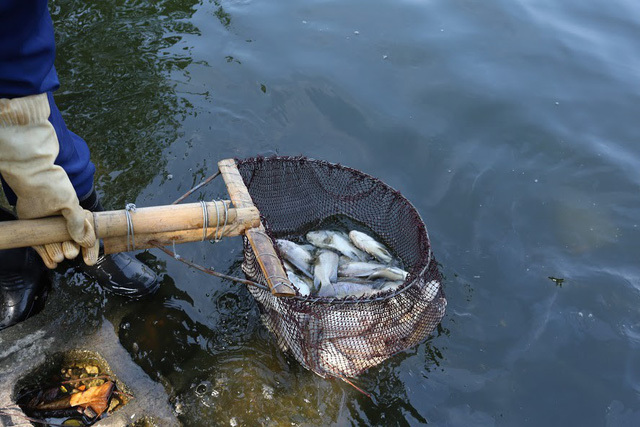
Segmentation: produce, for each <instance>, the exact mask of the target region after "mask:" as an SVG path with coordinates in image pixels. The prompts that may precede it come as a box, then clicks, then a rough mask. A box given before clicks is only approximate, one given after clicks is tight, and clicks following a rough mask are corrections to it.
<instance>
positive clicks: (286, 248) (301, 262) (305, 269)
mask: <svg viewBox="0 0 640 427" xmlns="http://www.w3.org/2000/svg"><path fill="white" fill-rule="evenodd" d="M276 245H278V249H279V250H280V253H281V254H282V256H284V257H285V258H286V259H287V260H288V261H289V262H290V263H291V264H293V265H295V266H296V268H297V269H298V270H300V271H301V272H302V273H304V274H305V275H307V276H309V277H311V278H313V275H312V274H311V262H312V261H313V256H311V254H310V253H309V252H308V251H307V250H305V249H303V248H302V247H300V245H298V244H296V243H293V242H291V241H289V240H284V239H276Z"/></svg>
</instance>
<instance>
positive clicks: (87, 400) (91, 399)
mask: <svg viewBox="0 0 640 427" xmlns="http://www.w3.org/2000/svg"><path fill="white" fill-rule="evenodd" d="M114 387H115V383H114V382H113V381H107V382H106V383H104V384H102V385H99V386H96V387H90V388H88V389H87V390H86V391H82V392H80V393H76V394H74V395H72V396H71V397H70V402H69V403H70V405H71V406H73V407H75V406H79V407H81V408H82V409H83V410H84V409H86V408H91V409H92V410H93V411H94V412H95V413H96V414H97V415H96V417H99V416H100V415H102V413H103V412H104V411H106V409H107V407H108V406H109V398H110V397H111V393H112V392H113V389H114Z"/></svg>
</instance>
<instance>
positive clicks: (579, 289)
mask: <svg viewBox="0 0 640 427" xmlns="http://www.w3.org/2000/svg"><path fill="white" fill-rule="evenodd" d="M51 6H52V14H53V17H54V21H55V26H56V31H57V39H58V59H57V63H56V64H57V68H58V71H59V74H60V78H61V81H62V88H61V89H60V91H59V92H58V93H57V100H58V103H59V105H60V107H61V110H63V114H64V116H65V117H66V119H67V121H68V125H69V127H70V128H71V129H73V130H74V131H75V132H76V133H78V134H80V135H82V136H84V137H85V138H86V139H87V141H88V142H89V144H90V146H91V149H92V154H93V159H94V162H95V163H96V166H97V169H98V175H97V179H96V185H97V188H98V189H99V191H100V192H101V194H102V195H103V198H104V200H105V204H106V205H107V206H108V207H109V208H121V207H123V206H124V204H125V203H127V202H135V203H137V204H138V205H139V206H152V205H161V204H168V203H170V202H171V201H173V200H174V199H175V198H177V197H178V196H179V195H181V194H182V193H184V192H185V191H186V190H187V189H189V188H191V187H192V186H193V185H194V184H196V183H197V182H199V181H200V180H202V179H203V178H204V177H206V176H208V175H210V174H212V173H214V172H215V171H216V170H217V166H216V163H217V161H218V160H220V159H223V158H227V157H232V156H235V157H240V158H243V157H250V156H255V155H268V154H275V153H277V154H283V155H285V154H291V155H297V154H303V155H306V156H310V157H314V158H319V159H325V160H329V161H332V162H340V163H342V164H345V165H348V166H351V167H354V168H357V169H360V170H362V171H364V172H367V173H369V174H372V175H374V176H376V177H379V178H380V179H382V180H383V181H385V182H386V183H388V184H390V185H391V186H393V187H394V188H397V189H398V190H400V191H401V192H402V193H403V194H404V195H405V196H406V197H407V198H408V199H409V200H411V201H412V202H413V203H414V205H415V206H416V208H417V209H418V211H419V212H420V214H421V215H422V217H423V219H424V220H425V222H426V224H427V227H428V229H429V233H430V237H431V240H432V245H433V249H434V251H435V254H436V256H437V257H438V260H439V261H440V262H441V264H442V271H443V273H444V274H445V276H446V280H445V283H444V287H445V289H446V292H447V297H448V301H449V305H448V311H447V315H446V316H445V318H444V320H443V322H442V326H441V328H440V330H439V331H438V333H436V334H434V336H433V337H432V338H430V339H429V340H428V341H427V342H426V343H423V344H421V345H419V346H418V347H416V348H413V349H411V350H409V351H407V352H405V353H402V354H400V355H398V356H396V357H394V358H393V359H391V360H389V361H387V362H385V363H383V364H382V365H381V366H379V367H377V368H375V369H372V370H370V371H369V372H367V373H366V374H365V375H363V376H362V377H360V378H359V379H358V380H357V384H358V385H359V386H360V387H362V388H363V389H365V390H367V391H369V392H371V393H372V399H369V398H367V397H365V396H364V395H362V394H360V393H359V392H357V391H356V390H355V389H353V388H352V387H350V386H348V385H347V384H344V383H342V382H338V381H328V380H324V379H321V378H319V377H317V376H315V375H314V374H312V373H310V372H308V371H306V370H304V369H303V368H302V367H301V366H300V365H299V364H298V363H297V362H296V361H295V360H294V359H292V358H290V357H289V356H287V355H285V354H283V353H282V352H281V351H280V350H279V349H278V347H277V344H276V342H275V339H274V338H273V337H272V336H271V335H270V334H269V333H268V331H267V330H266V329H265V328H264V326H262V324H261V323H260V320H259V317H258V310H257V307H256V304H255V302H254V301H253V300H252V299H251V297H250V295H249V293H248V292H247V290H246V289H243V288H242V287H240V286H239V285H236V284H233V283H230V282H225V281H221V280H218V279H216V278H212V277H209V276H206V275H204V274H202V273H199V272H196V271H193V270H190V269H188V268H187V267H186V266H184V265H182V264H180V263H178V262H176V261H175V260H172V259H170V258H168V257H166V256H165V255H164V254H163V253H161V252H159V251H155V250H154V251H150V252H148V253H142V254H139V255H138V256H139V257H141V258H142V259H144V260H145V261H147V262H148V263H149V264H150V265H152V266H153V267H154V269H155V270H156V271H157V272H158V273H159V274H160V275H161V276H162V278H163V285H162V288H161V290H160V292H159V294H158V295H156V296H155V297H153V298H152V299H150V300H147V301H139V302H129V301H124V300H122V299H119V298H116V297H112V296H109V295H106V294H102V292H101V291H100V289H99V288H98V287H97V286H95V285H94V284H93V283H91V282H88V281H87V280H86V279H84V278H83V277H81V276H79V275H77V274H74V273H72V272H67V273H66V274H60V275H59V279H60V281H59V282H60V283H59V285H58V290H59V292H69V293H72V294H77V295H78V296H79V297H80V298H81V297H82V296H85V297H86V298H85V299H86V301H87V302H88V303H87V304H85V305H82V304H78V307H77V309H76V310H78V311H80V314H81V315H82V317H83V318H85V319H86V318H88V319H89V321H93V322H96V323H100V322H101V321H102V320H101V319H103V318H106V319H109V320H110V321H112V322H114V324H116V325H118V326H117V327H118V332H119V337H120V340H121V343H122V345H123V346H124V347H125V348H126V349H127V350H128V351H129V353H130V354H131V356H132V357H133V358H134V360H135V361H136V362H137V363H139V364H140V366H142V367H143V368H144V369H145V371H146V372H147V373H148V374H149V375H150V376H151V377H152V378H154V379H156V380H157V381H159V382H160V383H162V384H163V385H164V386H165V388H166V389H167V391H168V392H169V393H170V395H171V396H172V402H173V404H174V406H175V408H176V411H177V412H178V413H179V414H181V415H180V417H181V420H182V421H183V422H184V423H185V424H186V425H206V424H221V425H229V424H232V425H233V424H236V425H256V424H263V425H283V424H291V423H293V424H295V425H325V424H338V425H348V424H353V425H359V424H373V425H418V424H427V423H428V424H433V425H452V426H469V425H483V426H484V425H489V426H490V425H506V426H509V425H532V426H539V425H583V426H590V425H594V426H600V425H611V426H624V425H634V424H637V423H638V422H639V420H640V401H639V400H638V393H639V392H640V352H639V347H640V312H639V308H638V307H640V267H639V264H638V262H639V261H640V250H639V249H638V241H639V240H640V227H639V224H640V145H638V126H637V123H638V119H639V118H640V81H639V78H638V75H639V74H638V70H640V49H638V41H639V40H640V18H639V17H640V4H638V3H637V2H635V1H631V0H607V1H605V0H594V1H588V2H585V1H577V0H568V1H563V2H558V1H550V0H541V1H533V0H516V1H506V0H496V1H493V2H483V1H477V0H462V1H445V0H424V1H418V0H404V1H393V2H392V1H382V0H368V1H363V0H356V1H350V2H340V1H335V0H333V1H331V0H330V1H306V2H300V1H291V0H281V1H266V0H214V1H204V2H201V1H187V0H174V1H168V0H166V1H132V2H125V1H115V2H84V1H79V0H77V1H72V0H55V1H52V5H51ZM224 195H225V191H224V188H223V187H222V186H221V183H217V184H215V185H213V186H210V187H207V188H206V189H204V190H202V191H199V192H198V193H197V197H200V198H203V197H206V198H212V197H223V196H224ZM194 200H195V199H194ZM179 252H180V254H181V255H182V256H183V257H186V258H189V259H193V260H194V261H196V262H198V263H201V264H203V265H206V266H214V267H215V268H216V269H218V270H220V271H222V272H226V273H231V274H235V275H240V274H241V271H240V262H241V259H242V252H241V243H240V241H239V240H237V239H235V240H234V239H229V240H227V241H223V242H220V243H218V244H215V245H212V244H209V243H204V244H191V245H187V246H184V247H181V248H179ZM96 296H99V298H97V299H96ZM96 301H97V302H96ZM89 302H91V303H89ZM80 314H79V315H78V317H80Z"/></svg>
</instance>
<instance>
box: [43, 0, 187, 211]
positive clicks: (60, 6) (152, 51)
mask: <svg viewBox="0 0 640 427" xmlns="http://www.w3.org/2000/svg"><path fill="white" fill-rule="evenodd" d="M197 3H198V2H197V1H180V2H175V1H169V0H166V1H158V2H93V3H90V4H88V3H87V2H83V1H73V0H54V1H52V2H51V11H52V18H53V20H54V26H55V31H56V39H57V41H58V45H57V59H56V67H57V70H58V74H59V76H60V81H61V85H62V86H61V89H60V90H59V91H58V92H57V94H56V99H57V102H58V105H59V106H60V109H61V110H62V112H63V115H64V117H65V119H66V120H67V125H68V126H69V128H70V129H72V130H73V131H75V132H76V133H78V134H79V135H81V136H82V137H83V138H85V139H86V141H87V143H88V144H89V147H90V149H91V154H92V160H93V162H94V163H95V164H96V167H97V175H96V185H97V188H98V189H99V191H101V192H103V193H105V195H106V197H105V198H104V199H105V202H106V203H105V204H106V205H107V207H109V208H111V207H122V206H123V205H124V203H125V202H132V201H134V200H136V197H137V196H138V194H139V193H140V191H141V190H142V189H143V188H145V187H146V186H147V185H148V184H149V183H150V182H151V181H152V179H153V178H154V177H155V176H156V175H157V174H159V173H162V171H163V169H164V167H165V165H166V160H165V159H164V158H163V149H164V148H166V147H167V146H168V145H169V144H170V143H172V142H173V141H175V140H176V139H177V138H178V137H179V123H180V121H181V120H182V119H183V118H184V116H186V115H187V114H189V111H188V109H187V104H186V103H185V101H184V100H183V99H181V98H180V97H178V96H177V95H176V92H175V83H174V81H172V79H171V77H172V73H181V72H182V70H184V68H185V67H186V66H187V65H189V64H190V63H191V61H192V59H191V57H190V56H189V51H188V47H186V46H180V44H181V40H182V37H183V36H182V35H184V34H197V33H198V29H197V28H196V27H195V26H194V25H193V24H192V23H191V22H189V21H187V20H186V19H187V18H190V17H191V16H192V14H193V13H194V10H195V9H194V8H195V6H196V4H197ZM177 47H181V48H182V49H177Z"/></svg>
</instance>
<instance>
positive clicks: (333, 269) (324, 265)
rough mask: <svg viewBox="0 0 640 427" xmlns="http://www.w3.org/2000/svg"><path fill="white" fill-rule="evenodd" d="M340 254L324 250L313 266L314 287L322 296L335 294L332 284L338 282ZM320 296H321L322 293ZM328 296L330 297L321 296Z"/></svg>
mask: <svg viewBox="0 0 640 427" xmlns="http://www.w3.org/2000/svg"><path fill="white" fill-rule="evenodd" d="M338 258H339V257H338V254H337V253H335V252H333V251H330V250H327V249H323V250H321V251H320V252H319V253H318V256H317V257H316V259H315V261H314V266H313V286H314V288H315V289H316V291H320V292H321V293H322V294H326V293H327V292H330V293H333V292H334V291H333V285H332V284H331V283H332V282H335V281H336V280H338ZM320 292H319V293H318V295H321V293H320ZM321 296H328V295H321Z"/></svg>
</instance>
